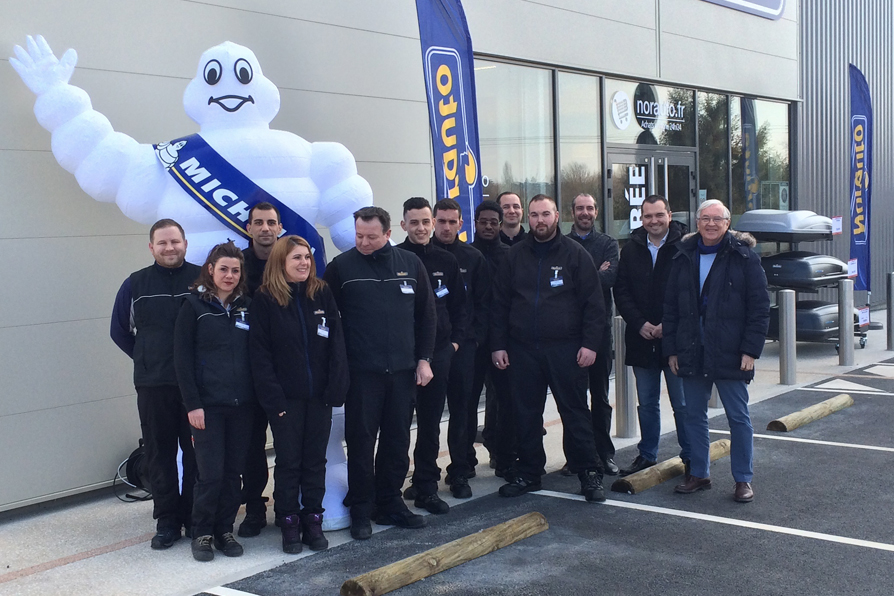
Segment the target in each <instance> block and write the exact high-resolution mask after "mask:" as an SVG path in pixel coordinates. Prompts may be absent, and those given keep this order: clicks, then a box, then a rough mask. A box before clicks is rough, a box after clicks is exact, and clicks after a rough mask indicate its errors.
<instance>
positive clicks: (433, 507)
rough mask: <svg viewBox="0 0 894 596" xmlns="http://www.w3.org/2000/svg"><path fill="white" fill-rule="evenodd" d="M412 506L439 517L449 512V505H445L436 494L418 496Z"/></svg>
mask: <svg viewBox="0 0 894 596" xmlns="http://www.w3.org/2000/svg"><path fill="white" fill-rule="evenodd" d="M413 505H415V506H416V507H419V508H420V509H425V510H426V511H428V512H429V513H434V514H435V515H441V514H443V513H447V512H448V511H450V505H448V504H447V503H445V502H444V500H443V499H441V497H439V496H438V495H437V494H431V495H424V496H422V495H420V496H418V497H416V500H415V501H413Z"/></svg>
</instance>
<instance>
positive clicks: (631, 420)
mask: <svg viewBox="0 0 894 596" xmlns="http://www.w3.org/2000/svg"><path fill="white" fill-rule="evenodd" d="M626 329H627V323H625V322H624V319H623V318H621V317H615V318H614V320H613V324H612V331H613V332H614V334H615V431H616V433H617V436H618V437H619V438H622V439H629V438H631V437H635V436H636V435H637V426H638V424H637V421H638V419H637V416H636V398H635V397H634V395H633V387H634V384H635V383H634V380H633V370H632V369H631V368H630V367H628V366H627V365H626V364H624V360H626V352H627V344H626V343H625V342H624V331H625V330H626Z"/></svg>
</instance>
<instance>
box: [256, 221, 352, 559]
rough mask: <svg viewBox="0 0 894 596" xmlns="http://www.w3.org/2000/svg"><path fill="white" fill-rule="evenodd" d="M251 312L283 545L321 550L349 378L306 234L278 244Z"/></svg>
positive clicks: (329, 299)
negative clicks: (334, 444) (336, 411)
mask: <svg viewBox="0 0 894 596" xmlns="http://www.w3.org/2000/svg"><path fill="white" fill-rule="evenodd" d="M251 311H252V312H251V315H252V327H251V333H250V334H249V335H250V337H251V366H252V373H253V377H254V381H255V391H256V393H257V395H258V399H259V401H260V403H261V406H262V407H263V408H264V410H265V412H266V413H267V416H268V418H269V420H270V427H271V429H272V430H273V445H274V447H275V448H276V467H275V468H274V470H273V478H274V491H273V500H274V501H275V502H276V517H277V519H278V520H279V525H280V526H281V528H282V548H283V551H284V552H286V553H299V552H301V548H302V546H301V545H302V543H303V544H307V545H308V546H309V547H310V548H311V550H323V549H326V548H328V546H329V543H328V541H327V540H326V537H325V536H324V535H323V528H322V524H323V495H324V493H325V492H326V446H327V445H328V443H329V431H330V428H331V425H332V408H333V407H337V406H341V405H343V404H344V401H345V395H346V394H347V391H348V378H349V377H348V365H347V355H346V352H345V341H344V334H343V332H342V326H341V319H340V317H339V314H338V308H337V306H336V304H335V299H334V298H333V296H332V292H331V291H330V289H329V286H327V285H326V282H324V281H323V280H322V279H321V278H319V277H317V272H316V265H315V263H314V258H313V254H312V253H311V250H310V245H309V244H308V243H307V241H306V240H305V239H304V238H301V237H300V236H285V237H283V238H280V239H279V240H277V241H276V244H274V246H273V251H272V252H271V253H270V258H269V259H267V266H266V267H265V268H264V283H263V284H262V285H261V287H260V289H259V290H258V292H256V293H255V296H254V301H253V302H252V305H251ZM299 492H300V494H301V502H300V505H299V499H298V495H299Z"/></svg>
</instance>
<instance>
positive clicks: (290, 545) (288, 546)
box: [279, 513, 303, 555]
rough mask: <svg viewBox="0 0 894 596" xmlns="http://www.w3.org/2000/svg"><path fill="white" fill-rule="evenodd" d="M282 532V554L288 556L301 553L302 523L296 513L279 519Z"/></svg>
mask: <svg viewBox="0 0 894 596" xmlns="http://www.w3.org/2000/svg"><path fill="white" fill-rule="evenodd" d="M279 522H280V526H279V527H280V531H281V532H282V552H284V553H286V554H287V555H297V554H300V553H301V549H302V548H303V547H302V546H301V521H300V520H299V519H298V516H297V515H295V514H294V513H293V514H292V515H286V516H283V517H281V518H279Z"/></svg>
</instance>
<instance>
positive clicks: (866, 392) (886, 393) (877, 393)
mask: <svg viewBox="0 0 894 596" xmlns="http://www.w3.org/2000/svg"><path fill="white" fill-rule="evenodd" d="M803 389H804V391H823V392H825V393H841V391H842V390H841V389H824V388H822V387H804V388H803ZM847 392H848V393H861V394H863V395H882V396H885V395H887V396H891V395H894V393H888V392H887V391H876V390H872V391H863V390H862V389H848V390H847Z"/></svg>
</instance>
